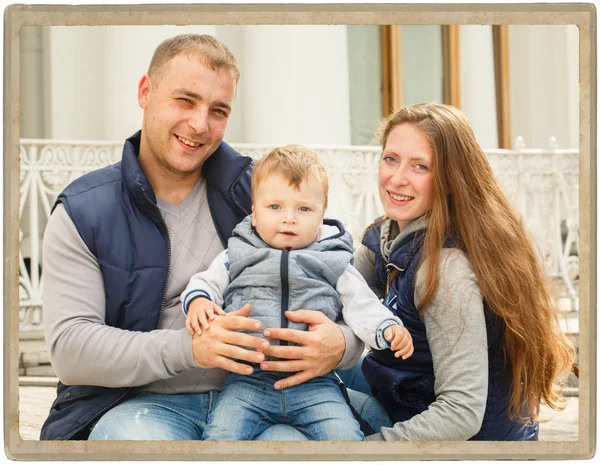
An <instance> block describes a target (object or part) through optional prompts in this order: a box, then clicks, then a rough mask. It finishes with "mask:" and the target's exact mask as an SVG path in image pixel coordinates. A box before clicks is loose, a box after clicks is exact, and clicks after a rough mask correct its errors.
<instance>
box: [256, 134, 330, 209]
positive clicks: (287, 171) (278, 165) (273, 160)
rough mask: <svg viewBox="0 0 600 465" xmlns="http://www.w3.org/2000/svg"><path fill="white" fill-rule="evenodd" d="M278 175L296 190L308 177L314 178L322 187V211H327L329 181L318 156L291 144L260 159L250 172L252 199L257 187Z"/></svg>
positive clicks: (301, 146) (304, 148) (302, 147)
mask: <svg viewBox="0 0 600 465" xmlns="http://www.w3.org/2000/svg"><path fill="white" fill-rule="evenodd" d="M273 173H279V174H281V175H282V176H283V177H285V178H286V179H287V180H289V182H290V185H291V186H293V187H295V188H296V189H299V188H300V184H302V181H304V180H305V179H306V178H307V177H308V176H314V178H315V179H316V180H317V182H319V183H320V184H321V185H322V186H323V193H324V194H325V203H324V205H323V210H326V209H327V197H328V192H329V180H328V178H327V170H326V169H325V165H324V164H323V162H322V161H321V160H320V159H319V156H318V155H317V154H316V153H315V152H313V151H312V150H310V149H308V148H306V147H304V146H303V145H298V144H292V145H286V146H284V147H277V148H275V149H273V150H272V151H271V152H269V153H268V154H267V155H265V156H264V157H262V158H261V159H260V160H259V161H258V162H257V163H256V165H255V166H254V169H253V171H252V199H254V195H255V192H256V189H257V187H258V185H259V184H260V183H261V181H262V180H263V179H265V178H266V177H267V176H270V175H271V174H273Z"/></svg>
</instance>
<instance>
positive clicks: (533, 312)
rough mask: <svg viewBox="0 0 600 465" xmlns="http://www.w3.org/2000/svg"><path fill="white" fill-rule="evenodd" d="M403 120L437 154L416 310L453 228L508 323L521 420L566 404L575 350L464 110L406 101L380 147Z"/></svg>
mask: <svg viewBox="0 0 600 465" xmlns="http://www.w3.org/2000/svg"><path fill="white" fill-rule="evenodd" d="M399 124H411V125H414V126H416V127H417V128H419V129H420V130H421V131H422V132H423V134H424V135H425V136H426V137H427V139H428V140H429V142H430V143H431V147H432V149H433V155H434V162H433V165H434V166H433V171H434V179H435V181H434V187H433V189H434V193H433V200H432V205H431V209H430V211H429V212H428V214H427V216H428V228H427V233H426V236H425V242H424V245H423V255H422V262H421V263H424V264H426V265H425V266H426V267H427V268H426V276H427V277H426V281H425V287H424V294H423V297H422V299H421V301H420V304H419V310H422V309H423V308H424V307H425V306H426V305H427V304H428V302H430V301H431V299H432V297H433V296H434V295H435V293H436V291H437V288H438V283H439V263H440V252H441V249H442V246H443V244H444V240H445V237H446V236H447V235H448V234H452V233H455V234H457V235H458V236H459V237H460V238H461V240H462V243H460V244H458V247H459V248H461V249H462V250H463V251H464V252H465V253H466V254H467V257H468V259H469V261H470V263H471V265H472V267H473V270H474V272H475V275H476V276H477V280H478V282H479V286H480V288H481V293H482V295H483V297H484V299H485V301H486V302H487V303H488V304H489V307H490V308H491V310H492V311H494V312H495V313H496V314H497V315H498V316H499V317H500V318H501V319H502V320H503V321H504V323H505V327H506V330H505V334H504V347H503V349H504V354H505V357H506V359H507V367H509V368H510V370H511V372H512V386H511V392H512V394H511V400H510V406H509V411H510V416H511V417H512V418H518V419H520V420H521V421H523V422H527V421H528V420H530V419H539V410H540V404H541V403H542V402H543V403H545V404H546V405H548V406H549V407H551V408H553V409H556V410H559V409H561V408H564V398H563V397H562V394H561V393H562V387H563V385H564V382H565V380H566V376H567V374H568V370H569V369H570V367H571V364H572V361H573V358H574V353H575V351H574V347H573V345H572V344H571V342H570V341H569V340H568V338H567V337H566V336H565V335H564V334H563V332H562V331H561V329H560V326H559V321H558V312H557V303H558V301H557V292H556V289H555V287H554V285H553V283H552V282H551V280H550V279H549V278H548V276H547V275H546V274H545V272H544V270H543V267H542V265H541V263H540V258H539V256H538V254H537V253H536V250H535V248H534V246H533V242H532V240H531V238H530V237H529V235H528V233H527V230H526V229H525V226H524V224H523V221H522V219H521V216H520V215H519V214H518V213H517V211H516V210H515V209H514V208H513V207H512V206H511V205H510V204H509V202H508V199H507V198H506V196H505V195H504V193H503V192H502V190H501V189H500V186H499V184H498V182H497V180H496V178H495V176H494V174H493V172H492V169H491V167H490V164H489V162H488V160H487V158H486V156H485V154H484V153H483V150H482V149H481V147H480V146H479V144H478V143H477V141H476V139H475V135H474V133H473V130H472V129H471V127H470V125H469V123H468V122H467V120H466V118H465V116H464V115H463V114H462V113H461V112H460V111H459V110H457V109H456V108H454V107H451V106H448V105H441V104H421V105H414V106H411V107H404V108H401V109H400V110H398V111H397V112H395V113H393V114H392V115H391V116H390V117H388V118H387V119H386V120H384V121H383V122H382V125H381V130H380V134H381V144H382V147H384V148H385V144H386V142H387V139H388V136H389V134H390V132H391V130H392V129H393V128H394V127H395V126H397V125H399Z"/></svg>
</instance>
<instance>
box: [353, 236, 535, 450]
mask: <svg viewBox="0 0 600 465" xmlns="http://www.w3.org/2000/svg"><path fill="white" fill-rule="evenodd" d="M423 240H424V230H422V231H417V232H415V233H413V234H410V235H408V236H407V237H406V238H404V239H403V240H402V241H401V243H400V244H398V246H397V247H396V249H394V250H393V251H392V254H391V256H390V260H389V263H388V262H385V260H384V258H383V257H382V256H381V251H380V227H377V228H372V229H370V230H368V231H367V233H366V234H365V236H364V238H363V244H364V245H365V246H366V247H367V248H368V249H369V250H371V251H372V252H374V253H375V271H374V278H375V281H376V285H377V286H378V287H381V288H383V289H385V287H386V284H387V278H388V271H387V270H388V269H393V268H396V269H398V270H401V271H400V272H399V273H398V275H397V277H396V278H395V279H394V281H393V282H392V284H391V286H390V289H389V292H388V294H387V296H386V298H385V301H384V303H385V304H386V305H387V306H388V308H389V309H390V310H391V311H392V312H393V313H394V314H395V315H397V316H398V317H399V318H401V319H402V321H403V323H404V326H405V327H406V328H407V329H408V330H409V332H410V334H411V335H412V337H413V344H414V353H413V355H412V356H411V357H409V358H408V359H407V360H402V359H397V358H395V357H394V356H393V353H392V352H391V351H390V350H378V351H372V352H370V353H369V355H368V356H367V357H365V359H364V361H363V365H362V369H363V373H364V375H365V378H366V379H367V381H368V382H369V385H370V386H371V391H372V392H373V394H374V395H375V396H376V397H377V398H378V400H379V401H380V402H381V403H382V405H383V406H384V408H385V409H386V411H387V413H388V414H389V415H390V418H391V419H392V420H393V422H394V423H396V422H399V421H406V420H408V419H410V418H412V417H413V416H415V415H417V414H419V413H421V412H422V411H424V410H426V409H427V408H428V406H429V404H431V403H432V402H434V401H435V391H434V382H435V378H434V374H433V362H432V356H431V351H430V349H429V343H428V342H427V332H426V330H425V325H424V324H423V322H422V321H421V319H420V318H419V314H418V311H417V309H416V307H415V302H414V291H415V281H416V274H417V271H418V269H419V263H420V258H421V251H422V247H421V246H422V243H423ZM444 247H452V243H451V240H447V241H446V244H445V245H444ZM484 312H485V321H486V330H487V340H488V358H489V362H488V363H489V370H488V380H489V384H488V398H487V404H486V410H485V414H484V418H483V423H482V427H481V429H480V431H479V432H478V433H477V434H476V435H475V436H473V437H472V438H471V440H481V441H495V440H499V441H524V440H527V441H534V440H537V436H538V424H537V423H536V422H530V423H528V424H527V425H523V424H522V423H520V422H519V421H517V420H511V419H510V418H509V417H508V404H509V401H510V370H509V369H508V368H505V359H504V356H503V353H502V344H503V342H502V341H503V335H504V324H503V322H502V321H501V320H500V319H499V318H497V317H496V316H495V314H494V313H493V312H492V311H491V310H490V308H489V307H488V305H487V303H485V302H484Z"/></svg>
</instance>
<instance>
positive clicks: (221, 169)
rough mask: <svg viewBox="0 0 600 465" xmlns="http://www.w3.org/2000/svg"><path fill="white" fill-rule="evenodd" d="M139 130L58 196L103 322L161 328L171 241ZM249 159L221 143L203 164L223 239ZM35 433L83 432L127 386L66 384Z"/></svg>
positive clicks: (238, 208)
mask: <svg viewBox="0 0 600 465" xmlns="http://www.w3.org/2000/svg"><path fill="white" fill-rule="evenodd" d="M140 137H141V132H139V131H138V132H137V133H136V134H134V135H133V136H132V137H130V138H129V139H127V140H126V142H125V145H124V148H123V157H122V160H121V161H120V162H118V163H115V164H114V165H111V166H108V167H106V168H102V169H99V170H96V171H93V172H91V173H88V174H86V175H84V176H82V177H80V178H79V179H76V180H75V181H73V182H72V183H71V184H70V185H69V186H67V187H66V188H65V190H64V191H63V192H62V193H61V194H60V195H59V196H58V199H57V200H56V203H55V206H56V204H58V203H62V204H63V205H64V207H65V209H66V211H67V213H68V214H69V216H70V218H71V220H72V221H73V223H74V224H75V227H76V228H77V231H78V232H79V234H80V236H81V238H82V239H83V241H84V242H85V244H86V245H87V247H88V248H89V250H90V251H91V252H92V253H93V254H94V256H95V257H96V258H97V260H98V264H99V266H100V270H101V272H102V277H103V279H104V286H105V295H106V324H107V325H109V326H114V327H116V328H121V329H127V330H131V331H152V330H154V329H156V328H158V327H159V325H160V318H161V311H162V306H163V295H164V292H165V288H166V284H167V278H168V273H169V261H170V257H169V255H170V241H169V237H168V231H167V228H166V225H165V223H164V221H163V219H162V217H161V214H160V212H159V210H158V207H157V205H156V196H155V194H154V191H153V190H152V186H151V185H150V183H149V182H148V179H147V178H146V176H145V175H144V172H143V171H142V169H141V167H140V165H139V162H138V159H137V156H138V153H139V144H140ZM251 167H252V161H251V159H250V158H248V157H242V156H240V155H239V154H238V153H237V152H236V151H235V150H233V149H232V148H231V147H230V146H229V145H227V144H226V143H225V142H223V143H221V145H220V146H219V148H218V149H217V151H216V152H215V153H214V154H213V155H212V156H211V157H209V158H208V160H207V161H206V162H205V164H204V166H203V176H204V177H205V178H206V181H207V197H208V203H209V206H210V211H211V214H212V219H213V221H214V223H215V226H216V229H217V232H218V234H219V238H220V239H221V242H222V243H223V245H224V246H226V244H227V240H228V239H229V237H230V236H231V233H232V231H233V229H234V227H235V226H236V224H237V223H238V222H240V221H241V220H242V219H243V218H244V217H245V216H246V215H248V213H249V212H250V209H251V204H250V173H251ZM57 393H58V397H57V399H56V400H55V401H54V403H53V405H52V407H51V410H50V414H49V416H48V419H47V420H46V422H45V423H44V425H43V427H42V432H41V436H40V439H86V438H87V437H88V435H89V432H90V426H91V425H92V424H93V422H94V421H96V420H97V419H98V418H99V417H100V416H101V415H102V414H103V413H104V412H106V411H108V410H109V409H110V408H112V407H114V406H115V405H117V404H118V403H120V402H122V401H123V400H125V399H127V398H129V397H130V396H131V395H132V390H131V389H129V388H105V387H99V386H66V385H64V384H62V383H60V382H59V384H58V389H57Z"/></svg>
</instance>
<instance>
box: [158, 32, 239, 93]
mask: <svg viewBox="0 0 600 465" xmlns="http://www.w3.org/2000/svg"><path fill="white" fill-rule="evenodd" d="M181 54H187V55H188V56H194V57H198V58H200V59H201V60H202V61H204V62H205V64H206V65H208V66H210V67H211V68H212V69H213V70H216V69H221V68H223V69H225V70H227V72H229V74H230V75H231V77H232V78H233V79H234V80H235V82H236V83H237V82H238V80H239V78H240V69H239V67H238V64H237V61H236V59H235V57H234V56H233V54H232V53H231V52H230V51H229V49H228V48H227V46H226V45H225V44H224V43H223V42H221V41H219V40H217V39H216V38H214V37H213V36H211V35H208V34H180V35H177V36H175V37H171V38H170V39H167V40H165V41H163V42H162V43H161V44H160V45H159V46H158V47H156V50H155V51H154V55H153V56H152V60H151V61H150V66H149V67H148V76H150V79H154V78H160V74H161V72H162V70H163V69H164V68H165V66H166V65H167V64H168V63H169V62H170V61H171V60H172V59H173V58H174V57H176V56H177V55H181Z"/></svg>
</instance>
